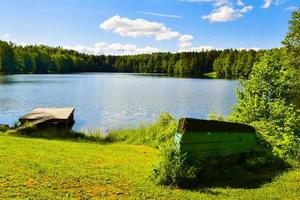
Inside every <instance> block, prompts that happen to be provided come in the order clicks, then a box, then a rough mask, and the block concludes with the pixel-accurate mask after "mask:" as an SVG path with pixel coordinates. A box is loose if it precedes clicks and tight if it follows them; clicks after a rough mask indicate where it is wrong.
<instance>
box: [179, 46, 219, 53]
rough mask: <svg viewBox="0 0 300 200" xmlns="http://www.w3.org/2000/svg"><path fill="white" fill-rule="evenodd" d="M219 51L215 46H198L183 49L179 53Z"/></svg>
mask: <svg viewBox="0 0 300 200" xmlns="http://www.w3.org/2000/svg"><path fill="white" fill-rule="evenodd" d="M213 49H216V50H219V49H218V48H215V47H213V46H198V47H190V48H181V49H179V50H178V52H202V51H210V50H213Z"/></svg>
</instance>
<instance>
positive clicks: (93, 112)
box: [0, 73, 238, 130]
mask: <svg viewBox="0 0 300 200" xmlns="http://www.w3.org/2000/svg"><path fill="white" fill-rule="evenodd" d="M0 80H1V81H0V123H6V124H13V122H14V121H16V120H17V119H18V118H19V117H20V116H21V115H23V114H24V113H26V112H28V111H30V110H32V109H33V108H36V107H63V106H68V107H75V108H76V111H75V120H76V123H75V126H74V129H76V130H80V129H93V128H101V129H102V130H106V129H110V128H121V127H128V126H131V127H134V126H138V125H139V124H140V123H147V122H152V121H153V120H155V118H156V117H157V116H158V114H159V113H161V112H169V113H171V114H173V115H174V116H175V117H177V118H179V117H196V118H207V117H208V116H209V114H210V113H211V112H216V113H218V114H223V115H226V114H228V113H229V112H230V111H231V106H232V105H234V104H235V102H236V99H235V91H234V90H235V88H237V87H238V83H237V81H232V80H211V79H193V78H174V77H165V76H153V75H151V76H148V75H147V76H145V75H140V74H107V73H91V74H70V75H14V76H3V77H1V79H0Z"/></svg>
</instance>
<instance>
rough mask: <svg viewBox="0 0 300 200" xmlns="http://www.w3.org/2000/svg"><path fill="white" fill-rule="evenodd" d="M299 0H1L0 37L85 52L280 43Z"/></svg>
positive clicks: (261, 46)
mask: <svg viewBox="0 0 300 200" xmlns="http://www.w3.org/2000/svg"><path fill="white" fill-rule="evenodd" d="M299 4H300V1H299V0H109V1H104V0H102V1H100V0H84V1H83V0H22V1H20V0H9V1H7V0H0V7H1V12H0V27H1V28H0V38H1V39H4V40H10V41H13V42H15V43H18V44H47V45H51V46H63V47H66V48H72V49H76V50H79V51H82V52H87V53H96V54H103V53H104V54H124V53H126V54H130V53H144V52H153V51H172V52H174V51H184V50H195V51H197V50H200V49H203V48H218V49H222V48H262V49H268V48H273V47H278V46H280V41H281V40H282V39H283V37H284V35H285V33H286V32H287V29H288V20H289V18H290V15H291V11H292V10H293V9H295V8H297V7H299Z"/></svg>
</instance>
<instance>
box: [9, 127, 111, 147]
mask: <svg viewBox="0 0 300 200" xmlns="http://www.w3.org/2000/svg"><path fill="white" fill-rule="evenodd" d="M7 133H8V134H10V135H14V136H17V137H26V138H41V139H48V140H67V141H72V142H95V143H101V144H107V143H111V142H112V141H111V139H110V138H107V137H105V136H104V135H102V134H100V133H97V134H91V135H86V134H84V133H82V132H76V131H73V130H69V129H66V128H64V127H59V126H57V127H47V126H39V127H32V126H27V127H22V128H19V129H12V130H10V131H8V132H7Z"/></svg>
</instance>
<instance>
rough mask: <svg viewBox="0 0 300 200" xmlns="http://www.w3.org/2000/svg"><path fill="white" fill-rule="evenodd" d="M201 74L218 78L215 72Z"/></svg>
mask: <svg viewBox="0 0 300 200" xmlns="http://www.w3.org/2000/svg"><path fill="white" fill-rule="evenodd" d="M203 76H204V77H207V78H218V76H217V73H216V72H209V73H205V74H203Z"/></svg>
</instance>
